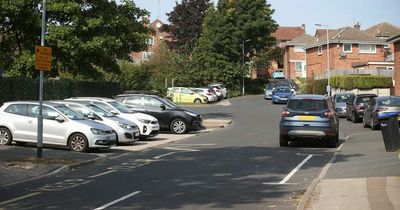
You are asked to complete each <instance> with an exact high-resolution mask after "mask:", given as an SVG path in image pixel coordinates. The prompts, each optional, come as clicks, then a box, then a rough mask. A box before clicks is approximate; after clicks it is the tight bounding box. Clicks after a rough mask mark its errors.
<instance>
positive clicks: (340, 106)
mask: <svg viewBox="0 0 400 210" xmlns="http://www.w3.org/2000/svg"><path fill="white" fill-rule="evenodd" d="M352 96H355V94H354V93H350V92H343V93H336V94H335V95H333V98H332V100H333V104H334V105H335V111H336V113H337V114H338V116H339V117H346V105H347V102H349V100H350V99H351V98H352Z"/></svg>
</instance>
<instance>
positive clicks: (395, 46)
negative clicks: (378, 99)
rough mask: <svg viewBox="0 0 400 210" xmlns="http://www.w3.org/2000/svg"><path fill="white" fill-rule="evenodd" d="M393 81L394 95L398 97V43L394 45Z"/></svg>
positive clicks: (399, 68)
mask: <svg viewBox="0 0 400 210" xmlns="http://www.w3.org/2000/svg"><path fill="white" fill-rule="evenodd" d="M393 52H394V79H395V90H394V94H395V95H396V96H400V41H397V42H396V43H395V44H394V51H393Z"/></svg>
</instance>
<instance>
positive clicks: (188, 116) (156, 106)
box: [114, 94, 202, 134]
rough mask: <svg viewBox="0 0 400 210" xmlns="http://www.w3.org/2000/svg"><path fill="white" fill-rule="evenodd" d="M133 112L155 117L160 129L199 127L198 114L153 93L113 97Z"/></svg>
mask: <svg viewBox="0 0 400 210" xmlns="http://www.w3.org/2000/svg"><path fill="white" fill-rule="evenodd" d="M114 98H115V100H117V101H119V102H121V103H123V104H125V105H126V106H127V107H129V108H130V109H131V110H133V111H135V112H142V113H146V114H149V115H152V116H154V117H155V118H157V120H158V122H159V123H160V129H162V130H169V131H171V132H173V133H176V134H183V133H187V132H188V131H193V130H198V129H200V128H201V126H202V125H201V123H202V117H201V115H200V114H198V113H196V112H194V111H191V110H187V109H184V108H182V107H180V106H178V105H177V104H175V103H173V102H171V101H169V100H167V99H164V98H161V97H159V96H155V95H144V94H122V95H118V96H115V97H114Z"/></svg>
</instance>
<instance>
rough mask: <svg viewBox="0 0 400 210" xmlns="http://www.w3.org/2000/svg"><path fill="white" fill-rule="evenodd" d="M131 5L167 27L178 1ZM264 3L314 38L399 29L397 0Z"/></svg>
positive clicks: (155, 0)
mask: <svg viewBox="0 0 400 210" xmlns="http://www.w3.org/2000/svg"><path fill="white" fill-rule="evenodd" d="M134 2H135V3H136V5H137V6H138V7H140V8H142V9H146V10H147V11H149V12H150V13H151V15H150V20H151V21H153V20H155V19H157V18H159V19H160V20H161V21H162V22H164V23H168V17H167V15H166V13H168V12H171V11H172V10H173V8H174V6H175V5H176V2H180V0H177V1H176V0H134ZM158 2H159V4H158ZM214 2H217V0H214ZM267 3H269V4H271V7H272V9H274V10H275V12H274V14H273V15H272V18H273V19H274V20H275V21H276V22H277V23H278V24H279V25H280V26H301V24H305V25H306V33H308V34H310V35H314V33H315V30H316V29H317V28H318V27H317V26H315V24H323V25H328V26H329V28H331V29H337V28H341V27H345V26H353V25H354V24H355V23H356V22H360V25H361V29H366V28H368V27H370V26H373V25H375V24H378V23H382V22H389V23H391V24H394V25H397V26H399V27H400V1H399V0H267Z"/></svg>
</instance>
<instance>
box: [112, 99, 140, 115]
mask: <svg viewBox="0 0 400 210" xmlns="http://www.w3.org/2000/svg"><path fill="white" fill-rule="evenodd" d="M108 103H109V104H110V105H111V106H113V107H114V108H116V109H117V110H118V111H120V112H122V113H134V112H133V111H131V110H130V109H129V108H128V107H126V106H125V105H123V104H121V103H119V102H117V101H110V102H108Z"/></svg>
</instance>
